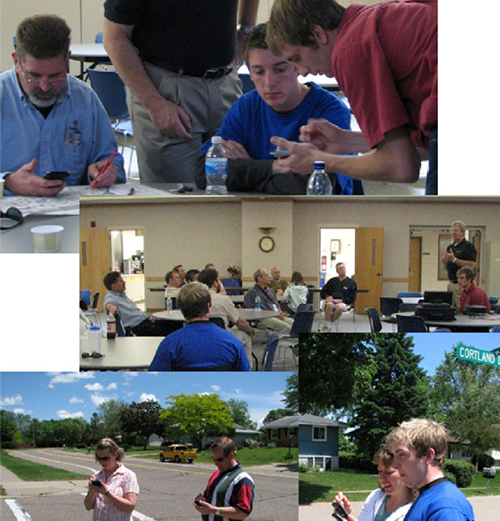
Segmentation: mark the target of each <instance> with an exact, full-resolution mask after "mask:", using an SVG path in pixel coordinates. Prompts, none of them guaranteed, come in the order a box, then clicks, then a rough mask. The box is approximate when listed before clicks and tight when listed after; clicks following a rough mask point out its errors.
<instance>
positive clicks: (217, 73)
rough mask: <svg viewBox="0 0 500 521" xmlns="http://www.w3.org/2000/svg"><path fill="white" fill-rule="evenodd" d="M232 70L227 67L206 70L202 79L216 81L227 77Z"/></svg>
mask: <svg viewBox="0 0 500 521" xmlns="http://www.w3.org/2000/svg"><path fill="white" fill-rule="evenodd" d="M232 70H233V68H232V67H231V66H230V65H229V66H226V67H217V68H216V69H208V70H207V71H205V74H204V75H203V78H204V79H206V80H218V79H219V78H222V76H227V75H228V74H229V73H230V72H231V71H232Z"/></svg>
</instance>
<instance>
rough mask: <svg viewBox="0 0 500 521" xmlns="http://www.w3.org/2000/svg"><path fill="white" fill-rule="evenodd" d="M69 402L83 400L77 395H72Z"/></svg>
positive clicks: (80, 401)
mask: <svg viewBox="0 0 500 521" xmlns="http://www.w3.org/2000/svg"><path fill="white" fill-rule="evenodd" d="M69 403H83V400H82V399H81V398H78V397H77V396H73V397H72V398H70V400H69Z"/></svg>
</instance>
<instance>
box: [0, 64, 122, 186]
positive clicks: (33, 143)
mask: <svg viewBox="0 0 500 521" xmlns="http://www.w3.org/2000/svg"><path fill="white" fill-rule="evenodd" d="M116 148H117V144H116V138H115V135H114V132H113V129H112V128H111V124H110V122H109V118H108V115H107V114H106V111H105V110H104V107H103V106H102V104H101V102H100V100H99V98H98V97H97V95H96V94H95V92H94V91H93V90H92V89H91V88H90V87H89V86H88V85H87V84H86V83H84V82H82V81H80V80H78V79H77V78H75V77H74V76H71V75H69V74H68V90H67V92H66V93H65V94H61V95H60V96H59V98H58V100H57V101H56V106H55V107H54V108H53V109H52V111H51V112H50V114H49V115H48V116H47V118H44V117H43V116H42V114H41V113H40V112H39V111H38V109H37V108H36V107H35V106H34V105H33V103H31V101H30V100H29V98H28V96H26V94H25V93H24V92H23V90H22V89H21V87H20V85H19V83H18V80H17V75H16V70H15V67H13V68H12V70H11V71H6V72H3V73H2V74H0V179H1V178H3V177H4V176H5V175H6V174H10V173H13V172H16V171H17V170H19V168H21V167H22V166H23V165H25V164H27V163H29V162H30V161H32V160H33V159H35V158H36V159H37V160H38V166H37V168H36V169H35V173H36V174H37V175H39V176H41V177H43V176H44V175H45V174H46V173H47V172H50V171H53V170H54V171H57V170H63V171H68V172H70V174H71V175H70V176H69V177H68V178H67V179H66V184H67V185H68V186H75V185H86V184H89V182H90V178H89V175H88V174H87V168H88V166H89V165H91V164H93V163H97V162H98V161H105V160H107V159H108V158H109V156H110V155H111V154H112V152H113V151H114V150H115V149H116ZM113 163H114V164H115V165H116V167H117V169H118V171H117V176H116V181H115V182H121V183H124V182H125V171H124V168H123V157H122V156H121V154H116V156H115V157H114V159H113ZM5 193H6V195H12V194H11V192H9V191H7V190H6V191H5Z"/></svg>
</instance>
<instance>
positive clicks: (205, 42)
mask: <svg viewBox="0 0 500 521" xmlns="http://www.w3.org/2000/svg"><path fill="white" fill-rule="evenodd" d="M238 3H239V9H238ZM258 5H259V0H240V1H239V2H238V0H229V1H227V0H214V1H211V2H206V1H205V0H184V1H182V2H178V1H174V0H106V1H105V3H104V31H103V37H104V38H103V41H104V46H105V48H106V51H107V52H108V54H109V57H110V58H111V61H112V62H113V65H114V66H115V68H116V70H117V71H118V73H119V74H120V77H121V78H122V79H123V81H124V82H125V84H126V85H127V87H128V88H129V93H128V94H129V97H128V105H129V110H130V116H131V119H132V126H133V129H134V144H135V145H136V149H137V157H138V162H139V171H140V175H141V182H145V183H155V182H156V183H160V182H190V181H193V180H194V169H195V162H196V159H197V158H198V155H199V151H200V148H201V144H202V143H203V142H204V141H206V140H207V139H208V138H210V137H211V136H212V135H213V134H215V132H216V131H217V130H218V129H219V127H220V125H221V123H222V120H223V118H224V116H225V114H226V112H227V110H228V109H229V107H231V105H232V104H233V103H234V102H235V101H236V100H237V99H238V97H239V96H240V95H241V82H240V80H239V79H238V71H237V67H234V68H233V66H232V62H233V60H234V59H235V56H236V64H237V65H239V64H240V63H241V60H242V58H241V57H242V54H243V46H244V43H245V39H246V35H247V34H248V32H249V31H250V28H251V27H252V26H253V25H255V21H256V18H257V9H258ZM237 23H238V24H239V25H238V31H237V30H236V29H237V25H236V24H237Z"/></svg>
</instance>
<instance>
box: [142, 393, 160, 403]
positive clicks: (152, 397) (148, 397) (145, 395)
mask: <svg viewBox="0 0 500 521" xmlns="http://www.w3.org/2000/svg"><path fill="white" fill-rule="evenodd" d="M148 400H151V401H153V402H158V403H159V401H158V398H157V397H156V396H155V395H154V394H148V393H142V394H141V396H140V397H139V402H147V401H148Z"/></svg>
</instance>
